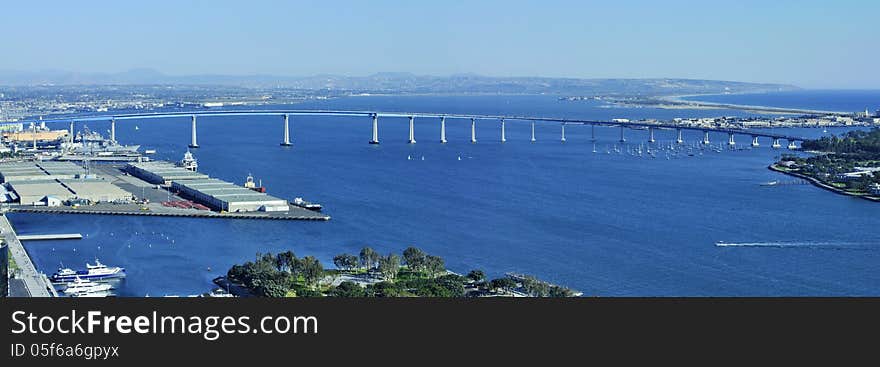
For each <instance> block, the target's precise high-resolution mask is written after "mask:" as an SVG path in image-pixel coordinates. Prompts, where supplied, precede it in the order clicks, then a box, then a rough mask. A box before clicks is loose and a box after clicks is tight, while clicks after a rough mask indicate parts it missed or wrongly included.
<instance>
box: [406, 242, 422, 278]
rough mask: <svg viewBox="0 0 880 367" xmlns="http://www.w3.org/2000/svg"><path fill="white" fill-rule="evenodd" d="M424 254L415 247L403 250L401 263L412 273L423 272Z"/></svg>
mask: <svg viewBox="0 0 880 367" xmlns="http://www.w3.org/2000/svg"><path fill="white" fill-rule="evenodd" d="M425 256H426V255H425V253H424V252H422V250H420V249H418V248H417V247H413V246H410V247H407V249H406V250H403V261H404V263H405V264H406V266H408V267H409V270H411V271H414V272H419V271H423V270H424V268H425Z"/></svg>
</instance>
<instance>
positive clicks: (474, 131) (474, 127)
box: [471, 118, 477, 143]
mask: <svg viewBox="0 0 880 367" xmlns="http://www.w3.org/2000/svg"><path fill="white" fill-rule="evenodd" d="M476 142H477V119H475V118H471V143H476Z"/></svg>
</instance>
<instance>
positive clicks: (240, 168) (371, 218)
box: [10, 96, 880, 296]
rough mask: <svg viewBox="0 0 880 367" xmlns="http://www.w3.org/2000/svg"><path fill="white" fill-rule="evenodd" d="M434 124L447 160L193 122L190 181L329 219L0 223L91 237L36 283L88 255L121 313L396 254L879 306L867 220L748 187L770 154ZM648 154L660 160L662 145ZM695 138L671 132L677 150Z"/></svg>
mask: <svg viewBox="0 0 880 367" xmlns="http://www.w3.org/2000/svg"><path fill="white" fill-rule="evenodd" d="M295 107H296V108H346V109H376V110H385V111H391V110H401V111H421V112H448V113H459V112H461V113H481V114H494V113H504V114H511V115H537V116H555V117H571V118H594V119H607V118H615V117H625V118H645V117H655V118H672V117H689V116H718V115H728V116H729V115H736V114H740V113H738V112H736V111H717V110H716V111H683V110H657V109H647V108H644V109H631V108H603V107H601V105H599V104H596V103H593V102H561V101H557V100H556V98H555V97H550V96H479V97H475V96H468V97H436V96H431V97H428V96H418V97H416V96H414V97H380V96H374V97H352V98H343V99H336V100H327V101H318V102H309V103H305V104H302V105H296V106H295ZM89 125H90V127H92V128H93V129H98V130H102V131H103V129H105V128H106V125H107V124H106V123H100V122H94V123H89ZM135 126H138V127H139V129H138V130H135ZM447 126H448V128H447V130H448V139H449V143H448V144H440V143H438V140H439V120H437V119H417V120H416V139H417V140H418V143H417V144H414V145H409V144H406V137H407V120H406V119H402V118H401V119H392V118H382V119H380V139H381V140H382V144H381V145H378V146H373V145H368V144H366V143H367V141H368V140H369V137H370V121H369V119H366V118H349V117H332V118H331V117H320V118H319V117H299V116H296V117H292V129H293V130H292V135H293V143H294V146H293V147H292V148H289V149H286V148H282V147H280V146H279V145H278V143H279V142H280V139H281V119H280V117H277V116H275V117H272V116H257V117H243V116H237V117H200V118H199V143H200V144H201V145H202V148H200V149H198V150H197V151H196V152H195V153H196V156H197V158H198V159H199V164H200V171H202V172H206V173H208V174H210V175H212V176H214V177H218V178H221V179H224V180H228V181H232V182H236V183H242V181H243V180H244V178H245V176H246V175H247V174H248V173H252V174H253V175H254V176H255V177H256V178H257V179H260V180H262V182H263V184H264V185H265V186H267V187H268V190H269V193H270V194H272V195H276V196H280V197H285V198H292V197H294V196H303V197H305V198H306V199H307V200H313V201H317V202H320V203H322V204H324V207H325V211H326V212H327V213H328V214H330V215H331V216H332V217H333V219H332V220H330V221H328V222H296V221H259V220H219V219H186V218H151V217H125V216H79V215H68V216H63V215H58V216H47V215H38V214H21V213H18V214H11V215H10V217H11V219H12V221H13V223H14V225H15V226H16V229H17V230H18V232H19V233H24V234H26V233H62V232H80V233H83V234H84V235H86V236H87V238H85V239H83V240H81V241H46V242H33V243H27V244H26V247H27V249H28V251H29V252H30V253H31V255H32V256H33V258H34V261H35V263H36V264H37V266H38V267H40V269H41V270H43V271H45V272H47V273H51V272H53V271H54V270H55V268H57V267H58V265H59V263H62V262H63V263H64V264H65V265H66V266H76V267H81V266H82V264H83V263H85V262H86V261H91V260H92V259H94V258H95V257H99V258H100V259H101V260H102V261H103V262H105V263H107V264H112V265H119V266H124V267H126V268H127V269H128V274H129V276H128V278H127V279H126V280H125V282H124V284H123V286H122V288H121V289H120V290H119V293H120V294H121V295H124V296H144V295H147V294H149V295H151V296H160V295H165V294H181V295H185V294H193V293H199V292H204V291H207V290H209V289H210V288H211V283H210V280H211V279H213V278H214V277H216V276H218V275H222V274H224V273H225V272H226V270H227V269H228V268H229V267H230V266H231V265H232V264H235V263H241V262H243V261H245V260H249V259H252V258H253V257H254V256H255V254H256V253H257V252H279V251H285V250H288V249H292V250H293V251H294V252H295V253H296V254H297V255H298V256H306V255H314V256H317V257H318V258H319V259H321V260H322V262H323V263H324V264H325V266H332V261H331V260H332V257H333V256H334V255H336V254H338V253H342V252H349V253H355V254H356V253H357V252H358V251H359V249H360V248H361V247H363V246H371V247H373V248H375V249H377V250H378V251H379V252H381V253H388V252H392V251H393V252H398V253H399V252H400V251H402V250H403V249H404V248H406V247H407V246H410V245H416V246H419V247H421V248H422V249H424V250H426V251H427V252H429V253H433V254H437V255H440V256H442V257H443V258H445V259H446V263H447V266H448V267H449V268H450V269H451V270H454V271H457V272H462V273H463V272H467V271H468V270H470V269H475V268H479V269H484V270H486V271H487V272H488V273H489V274H490V275H491V276H500V275H502V274H503V273H505V272H509V271H513V272H522V273H528V274H534V275H536V276H538V277H540V278H542V279H546V280H549V281H551V282H555V283H559V284H563V285H566V286H569V287H572V288H575V289H578V290H581V291H583V292H584V294H585V295H588V296H589V295H598V296H777V295H823V296H825V295H880V272H878V271H877V270H878V261H880V226H877V221H876V218H877V214H878V213H880V206H878V205H877V204H876V203H871V202H868V201H865V200H858V199H852V198H848V197H842V196H839V195H836V194H833V193H830V192H827V191H824V190H820V189H818V188H815V187H813V186H810V185H790V186H777V187H765V186H761V185H760V183H762V182H766V181H770V180H776V179H778V180H786V177H781V176H780V175H779V174H776V173H773V172H771V171H769V170H767V168H766V167H767V165H768V164H769V163H771V162H772V161H773V160H774V158H775V157H776V156H778V155H779V154H780V151H776V150H772V149H769V148H768V146H769V143H770V142H769V141H762V144H763V146H762V147H761V148H758V149H754V150H740V151H726V152H723V153H714V152H706V153H704V154H703V155H702V156H700V155H697V156H694V157H687V158H680V159H669V160H667V159H665V158H664V157H663V155H661V154H658V155H657V157H658V158H656V159H651V158H638V157H632V156H630V155H620V154H605V152H606V150H609V149H613V147H614V145H615V144H618V143H617V139H618V137H619V130H618V129H616V128H597V133H598V138H599V142H598V143H597V145H596V148H597V153H593V144H592V143H591V142H590V141H589V139H590V129H589V127H580V126H568V127H567V128H566V138H567V142H566V143H565V144H562V143H560V141H559V134H560V128H559V125H558V124H539V125H538V126H537V128H536V130H537V135H538V141H537V142H536V143H529V141H528V140H529V126H528V124H527V123H523V122H517V121H509V122H508V123H507V139H508V142H507V143H505V144H501V143H499V138H500V135H499V134H500V132H499V124H498V123H497V122H489V121H481V122H478V123H477V139H478V143H477V144H470V143H469V142H468V140H469V134H470V121H464V120H448V121H447ZM59 127H60V125H59ZM117 131H118V138H119V139H120V140H121V141H122V142H123V143H140V144H143V145H144V147H145V148H155V149H157V150H158V154H157V158H161V159H169V160H178V159H180V157H181V156H182V154H183V152H184V151H185V149H186V148H185V147H186V144H187V143H188V141H189V120H188V119H186V118H179V119H153V120H124V121H119V122H117ZM832 132H837V130H835V131H832ZM797 133H798V135H812V136H816V135H818V134H822V132H821V131H820V130H817V129H806V130H802V131H797ZM626 134H627V138H628V140H629V144H636V145H637V144H640V143H644V142H645V140H646V139H647V133H646V132H645V131H634V130H627V131H626ZM657 138H658V140H659V144H669V142H670V141H671V140H672V139H674V133H673V132H671V131H665V132H657ZM699 138H700V137H699V136H698V133H696V132H694V133H685V139H686V140H688V142H689V143H690V142H694V141H696V140H698V139H699ZM726 138H727V137H726V136H721V135H717V136H716V135H712V140H713V142H722V141H726ZM738 139H739V140H738V142H739V143H740V144H743V145H745V144H747V143H748V137H738ZM407 157H412V158H413V159H411V160H410V159H407ZM422 157H424V160H423V159H422ZM459 157H461V160H459V159H458V158H459ZM719 241H724V244H725V245H723V246H718V245H717V244H718V243H719Z"/></svg>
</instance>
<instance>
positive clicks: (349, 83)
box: [0, 69, 799, 95]
mask: <svg viewBox="0 0 880 367" xmlns="http://www.w3.org/2000/svg"><path fill="white" fill-rule="evenodd" d="M155 84H163V85H164V84H171V85H218V86H222V85H229V86H239V87H249V88H274V87H283V88H294V89H304V90H328V91H350V92H358V93H408V94H417V93H418V94H421V93H425V94H452V93H494V94H539V93H546V94H559V95H592V94H621V95H671V94H709V93H726V92H729V93H742V92H770V91H785V90H797V89H799V88H798V87H795V86H792V85H784V84H768V83H745V82H732V81H720V80H696V79H666V78H653V79H577V78H544V77H489V76H480V75H474V74H458V75H450V76H427V75H415V74H410V73H377V74H373V75H369V76H340V75H315V76H306V77H292V76H273V75H210V74H206V75H168V74H164V73H161V72H158V71H156V70H153V69H133V70H129V71H125V72H121V73H78V72H68V71H43V72H18V71H2V70H0V85H5V86H34V85H155Z"/></svg>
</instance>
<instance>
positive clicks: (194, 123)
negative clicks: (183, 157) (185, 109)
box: [189, 115, 199, 148]
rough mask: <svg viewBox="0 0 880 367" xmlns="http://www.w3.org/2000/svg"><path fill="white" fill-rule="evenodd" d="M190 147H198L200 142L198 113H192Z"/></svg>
mask: <svg viewBox="0 0 880 367" xmlns="http://www.w3.org/2000/svg"><path fill="white" fill-rule="evenodd" d="M189 147H190V148H198V147H199V143H198V140H196V115H192V141H190V142H189Z"/></svg>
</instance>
